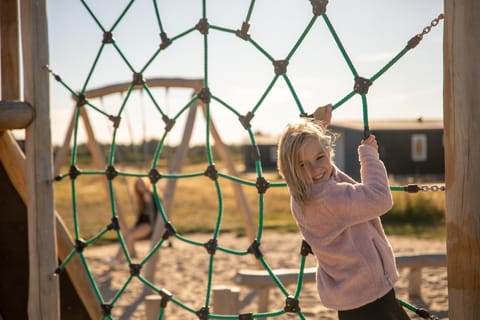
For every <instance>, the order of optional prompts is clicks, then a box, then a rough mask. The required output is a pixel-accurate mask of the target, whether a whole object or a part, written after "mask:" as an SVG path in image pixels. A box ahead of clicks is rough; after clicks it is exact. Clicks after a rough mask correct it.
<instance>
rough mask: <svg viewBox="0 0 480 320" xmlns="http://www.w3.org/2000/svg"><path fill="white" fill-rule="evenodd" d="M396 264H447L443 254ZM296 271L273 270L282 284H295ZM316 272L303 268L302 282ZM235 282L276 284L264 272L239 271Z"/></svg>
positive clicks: (414, 257) (402, 259) (312, 278)
mask: <svg viewBox="0 0 480 320" xmlns="http://www.w3.org/2000/svg"><path fill="white" fill-rule="evenodd" d="M396 263H397V267H398V268H399V269H402V268H417V269H418V268H429V267H430V268H432V267H444V266H446V263H447V257H446V255H444V254H424V255H423V254H421V255H411V256H398V257H396ZM298 271H299V270H298V269H275V270H273V272H274V273H275V275H276V276H277V277H278V278H279V279H280V281H281V282H282V283H283V284H292V283H296V282H297V281H298V274H299V273H298ZM316 272H317V268H316V267H311V268H305V270H304V275H303V281H304V282H313V281H315V273H316ZM235 282H236V283H237V284H240V285H244V286H248V287H251V288H265V287H274V286H276V283H275V282H274V281H273V279H272V278H271V277H270V274H269V273H268V271H266V270H240V271H239V272H238V273H237V275H236V277H235Z"/></svg>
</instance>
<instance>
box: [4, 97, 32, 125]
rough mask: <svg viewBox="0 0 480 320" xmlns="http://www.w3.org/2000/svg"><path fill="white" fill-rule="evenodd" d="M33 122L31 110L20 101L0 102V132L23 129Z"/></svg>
mask: <svg viewBox="0 0 480 320" xmlns="http://www.w3.org/2000/svg"><path fill="white" fill-rule="evenodd" d="M32 120H33V109H32V107H31V106H30V105H28V104H27V103H25V102H20V101H0V130H12V129H25V128H26V127H27V126H28V125H29V124H30V123H31V122H32Z"/></svg>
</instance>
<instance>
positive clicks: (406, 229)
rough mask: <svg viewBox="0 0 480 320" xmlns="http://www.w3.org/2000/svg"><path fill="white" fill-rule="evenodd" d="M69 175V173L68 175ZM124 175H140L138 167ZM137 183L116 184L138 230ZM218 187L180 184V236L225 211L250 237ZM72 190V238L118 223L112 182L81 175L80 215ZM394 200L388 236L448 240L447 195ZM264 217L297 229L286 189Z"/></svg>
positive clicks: (173, 215)
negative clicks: (111, 194) (113, 221)
mask: <svg viewBox="0 0 480 320" xmlns="http://www.w3.org/2000/svg"><path fill="white" fill-rule="evenodd" d="M206 167H207V165H206V164H201V165H189V166H186V167H185V168H184V170H183V173H194V172H203V171H205V169H206ZM216 167H217V169H218V171H219V172H226V171H225V169H224V168H223V167H222V165H221V164H219V163H217V164H216ZM80 169H82V168H80ZM117 169H118V168H117ZM65 170H67V169H64V171H62V172H65ZM83 170H85V169H83ZM119 170H121V171H128V172H134V171H135V170H134V169H132V168H126V169H123V170H122V169H119ZM239 172H241V170H239ZM264 176H265V178H266V179H267V180H268V181H272V182H274V181H280V180H279V177H278V175H277V173H276V172H265V173H264ZM240 178H242V179H245V180H248V181H252V182H253V181H254V180H255V179H256V175H255V174H254V173H250V174H244V173H241V174H240ZM135 179H136V178H135V177H123V176H117V177H116V178H115V179H114V180H113V181H112V184H113V186H114V196H115V199H116V204H115V208H116V210H117V212H118V214H122V215H123V216H124V217H125V219H126V221H127V224H128V225H132V224H133V223H134V221H135V214H136V209H135V203H134V199H133V194H132V190H133V187H132V186H133V182H134V181H135ZM166 182H167V181H166V179H165V178H164V179H160V181H159V182H158V183H157V186H158V188H159V190H160V196H161V197H162V196H163V192H164V188H165V185H166ZM217 182H218V185H219V191H220V193H221V194H219V193H217V188H216V186H215V182H214V181H213V180H211V179H209V178H208V177H206V176H200V177H193V178H182V179H177V187H176V190H175V194H174V197H173V204H172V209H171V210H170V212H166V214H167V215H168V216H169V220H170V221H171V222H172V223H173V225H174V226H175V228H176V229H177V231H179V232H182V233H186V232H206V231H212V230H214V228H215V226H216V223H217V218H218V216H219V213H220V212H221V213H222V220H221V230H222V231H233V232H236V233H238V234H243V233H244V232H245V229H244V228H245V223H246V222H245V218H244V216H243V214H242V211H241V210H240V208H239V206H238V204H237V201H236V197H235V193H234V189H233V187H232V184H233V183H234V182H232V181H230V180H227V179H225V178H221V177H220V178H219V179H218V180H217ZM71 186H72V183H71V181H70V179H69V178H68V177H67V178H65V179H63V180H62V181H59V182H56V184H55V202H56V208H57V211H58V212H59V214H60V215H61V217H62V218H63V220H64V221H65V224H66V225H67V227H68V228H69V230H70V231H71V232H72V233H73V232H75V230H74V219H77V221H78V232H79V236H80V237H83V238H85V239H88V238H90V237H92V236H94V235H95V234H97V233H98V232H100V231H101V230H102V229H103V228H105V226H107V225H108V224H109V223H110V221H111V218H112V204H111V202H110V200H109V199H110V198H109V191H108V187H107V182H106V178H105V176H104V175H87V174H81V175H79V176H78V177H77V178H76V179H75V191H76V192H75V202H76V211H75V214H74V211H73V209H72V191H71V190H72V187H71ZM242 189H243V192H244V194H245V197H246V199H247V201H248V204H249V206H250V211H251V213H252V216H253V220H254V222H255V224H257V221H258V216H259V212H260V208H261V205H260V203H259V195H258V192H257V189H256V188H255V187H254V186H249V185H248V186H247V185H242ZM394 201H395V206H394V208H393V210H392V212H391V213H389V214H388V215H386V216H385V217H387V216H388V218H387V219H384V225H385V227H386V230H387V232H389V233H395V234H402V235H415V236H418V235H419V234H421V235H424V236H428V237H434V238H441V237H443V236H444V230H443V223H444V220H443V219H444V205H445V204H444V202H445V198H444V193H443V192H429V193H418V194H407V193H403V192H394ZM220 205H221V206H222V207H221V208H220ZM263 213H264V218H265V219H264V228H267V229H268V228H270V229H275V230H278V231H295V230H297V227H296V225H295V222H294V220H293V218H292V216H291V215H290V203H289V196H288V191H287V189H286V188H285V187H272V188H269V189H268V190H267V192H266V193H265V194H264V203H263ZM115 238H116V235H115V233H113V232H110V233H107V234H106V236H105V239H106V240H111V239H115Z"/></svg>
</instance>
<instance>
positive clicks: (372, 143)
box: [361, 134, 378, 150]
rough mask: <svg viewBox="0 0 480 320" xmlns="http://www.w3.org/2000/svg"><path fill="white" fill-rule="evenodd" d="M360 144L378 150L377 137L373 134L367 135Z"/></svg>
mask: <svg viewBox="0 0 480 320" xmlns="http://www.w3.org/2000/svg"><path fill="white" fill-rule="evenodd" d="M361 144H364V145H367V146H371V147H374V148H375V149H376V150H378V143H377V139H376V138H375V136H374V135H373V134H371V135H369V136H368V138H367V139H363V140H362V142H361Z"/></svg>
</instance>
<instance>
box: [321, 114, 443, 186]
mask: <svg viewBox="0 0 480 320" xmlns="http://www.w3.org/2000/svg"><path fill="white" fill-rule="evenodd" d="M369 127H370V132H371V133H372V134H374V135H375V137H376V138H377V141H378V144H379V153H380V158H381V159H382V160H383V162H384V163H385V166H386V168H387V171H388V173H389V174H390V175H393V176H394V177H395V178H398V179H403V178H409V177H413V178H422V179H442V180H443V178H444V174H445V166H444V161H445V158H444V146H443V121H442V120H423V119H421V118H419V119H416V120H390V121H378V120H376V121H370V122H369ZM329 129H330V130H331V131H332V132H335V133H336V134H338V137H337V142H336V144H337V146H336V154H335V163H336V165H337V166H338V167H339V168H340V169H342V170H344V171H345V172H346V173H348V174H349V175H351V176H352V177H353V178H355V179H359V169H360V166H359V162H358V157H357V154H356V150H357V146H358V144H359V142H360V141H361V139H362V136H363V122H359V121H336V122H335V123H334V124H332V125H331V126H330V128H329Z"/></svg>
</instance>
